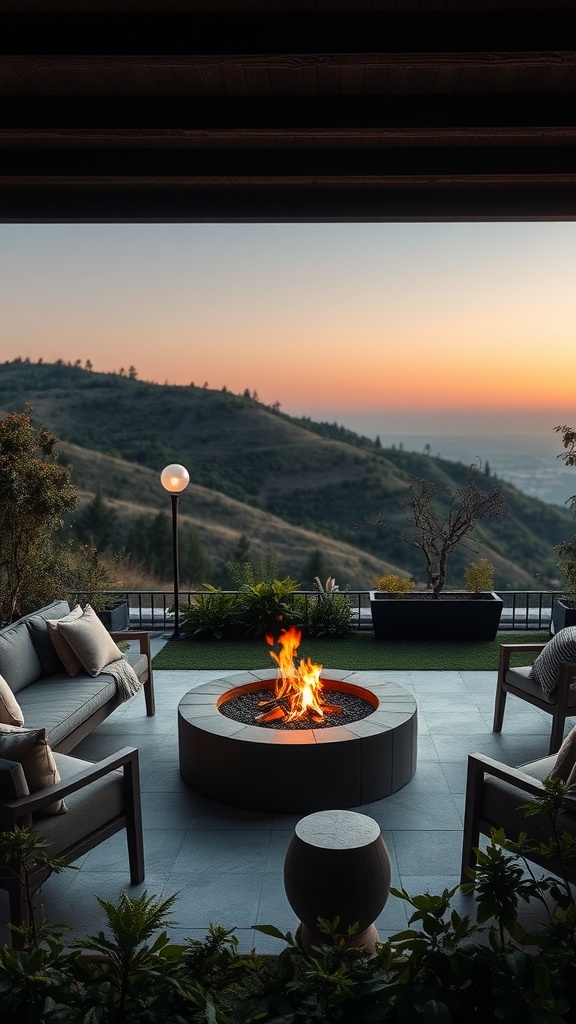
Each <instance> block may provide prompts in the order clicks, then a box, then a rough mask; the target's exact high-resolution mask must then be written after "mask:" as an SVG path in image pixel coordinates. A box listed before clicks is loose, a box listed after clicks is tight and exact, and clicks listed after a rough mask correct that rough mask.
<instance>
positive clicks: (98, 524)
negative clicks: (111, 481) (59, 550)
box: [76, 488, 117, 551]
mask: <svg viewBox="0 0 576 1024" xmlns="http://www.w3.org/2000/svg"><path fill="white" fill-rule="evenodd" d="M116 519H117V515H116V512H115V510H114V509H113V508H112V506H111V505H108V504H107V503H106V501H105V500H104V498H103V497H102V492H101V491H100V489H99V488H98V489H97V490H96V493H95V495H94V497H93V498H92V501H91V502H90V503H89V504H88V505H87V506H86V509H85V510H84V512H83V514H82V516H81V517H80V522H79V523H78V526H77V528H76V533H77V534H78V535H79V537H80V540H81V541H82V542H83V543H84V544H89V545H90V547H91V548H96V549H97V550H98V551H109V550H110V549H111V548H113V547H114V540H115V533H116Z"/></svg>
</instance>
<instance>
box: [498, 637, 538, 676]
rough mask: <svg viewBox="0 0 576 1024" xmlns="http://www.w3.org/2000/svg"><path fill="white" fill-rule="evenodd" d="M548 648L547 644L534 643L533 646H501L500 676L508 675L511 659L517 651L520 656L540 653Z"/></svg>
mask: <svg viewBox="0 0 576 1024" xmlns="http://www.w3.org/2000/svg"><path fill="white" fill-rule="evenodd" d="M545 647H546V644H545V643H532V644H500V658H499V664H498V671H499V673H500V674H504V675H505V674H506V672H507V671H508V669H509V668H510V658H511V657H512V655H513V654H514V652H515V651H517V652H518V653H520V654H528V653H530V652H532V653H540V651H542V650H544V648H545Z"/></svg>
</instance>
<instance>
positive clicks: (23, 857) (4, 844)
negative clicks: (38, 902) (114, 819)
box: [0, 825, 73, 949]
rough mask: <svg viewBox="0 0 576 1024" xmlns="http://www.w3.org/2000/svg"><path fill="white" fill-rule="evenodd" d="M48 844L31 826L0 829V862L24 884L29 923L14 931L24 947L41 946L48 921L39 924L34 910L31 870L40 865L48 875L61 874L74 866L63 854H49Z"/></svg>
mask: <svg viewBox="0 0 576 1024" xmlns="http://www.w3.org/2000/svg"><path fill="white" fill-rule="evenodd" d="M47 847H48V843H47V842H46V841H45V840H44V839H43V837H42V836H41V835H40V833H39V832H35V831H33V830H32V828H31V827H30V826H29V825H24V826H20V825H15V826H14V827H13V828H11V829H0V864H2V866H3V868H4V870H5V871H7V872H8V874H10V875H13V876H14V877H16V878H20V879H21V880H22V882H23V885H24V893H25V902H26V908H27V916H28V922H29V923H28V925H27V926H26V927H24V928H15V929H14V930H15V931H17V932H18V934H19V935H20V936H21V938H22V944H23V946H24V948H25V949H34V948H35V947H36V946H38V944H39V942H40V940H41V938H42V937H43V935H44V933H45V922H42V924H38V923H37V921H36V915H35V912H34V901H33V895H34V893H33V892H32V888H31V883H30V876H31V872H32V871H33V870H34V869H36V868H38V867H42V868H46V875H47V876H48V874H49V872H50V871H52V872H54V874H59V873H60V872H61V871H63V870H64V869H65V868H67V867H70V868H73V865H69V864H68V862H67V861H65V860H64V859H63V858H62V857H51V856H49V854H47V853H46V849H47Z"/></svg>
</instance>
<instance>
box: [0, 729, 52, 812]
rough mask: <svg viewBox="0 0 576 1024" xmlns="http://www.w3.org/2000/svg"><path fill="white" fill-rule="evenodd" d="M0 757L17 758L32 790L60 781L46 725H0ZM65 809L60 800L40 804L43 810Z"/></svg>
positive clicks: (14, 759) (8, 759)
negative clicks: (38, 726) (42, 726)
mask: <svg viewBox="0 0 576 1024" xmlns="http://www.w3.org/2000/svg"><path fill="white" fill-rule="evenodd" d="M0 757H2V758H5V759H6V760H7V761H19V762H20V764H21V765H22V769H23V771H24V775H25V777H26V782H27V785H28V789H29V790H30V792H31V793H37V792H38V790H40V789H45V788H46V786H52V785H54V783H55V782H60V775H59V772H58V769H57V767H56V762H55V760H54V755H53V753H52V750H51V749H50V744H49V743H48V738H47V735H46V729H21V728H20V729H19V728H16V726H13V725H0ZM67 809H68V808H67V807H66V804H65V803H64V801H63V800H55V801H54V803H53V804H48V806H47V807H43V808H42V814H63V813H64V812H65V811H66V810H67Z"/></svg>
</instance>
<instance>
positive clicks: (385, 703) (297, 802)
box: [178, 654, 417, 813]
mask: <svg viewBox="0 0 576 1024" xmlns="http://www.w3.org/2000/svg"><path fill="white" fill-rule="evenodd" d="M273 657H274V654H273ZM276 660H278V658H276ZM306 668H307V666H306ZM316 668H318V669H320V671H319V672H318V673H317V677H318V679H319V680H320V683H321V687H323V691H324V693H325V694H326V693H328V694H329V698H330V699H329V701H326V700H324V698H323V697H322V695H320V697H319V699H318V693H316V695H315V698H316V699H317V703H318V705H319V707H320V709H321V712H322V717H320V718H319V720H317V718H318V717H319V712H318V711H317V709H316V708H314V711H313V714H314V715H315V716H316V719H315V718H313V717H311V714H312V713H311V712H309V710H307V711H306V717H304V723H305V724H304V726H302V724H299V725H298V727H297V728H294V727H293V726H292V727H290V725H291V723H290V721H288V719H289V717H290V712H288V713H286V711H285V710H284V711H283V714H282V715H281V716H280V715H278V714H277V713H275V712H274V709H275V708H276V707H281V708H283V709H284V708H285V704H284V703H283V702H284V701H285V698H286V693H285V692H284V687H285V685H286V679H285V678H284V677H283V676H282V671H281V666H280V665H279V669H280V671H276V670H275V669H269V670H266V669H263V670H258V671H254V672H244V673H236V674H234V675H230V676H225V677H223V678H221V679H215V680H213V681H212V682H209V683H203V684H201V685H200V686H198V687H196V688H194V689H192V690H190V691H189V692H188V693H186V694H185V695H184V697H183V698H182V700H181V701H180V704H179V706H178V745H179V755H180V774H181V775H182V778H183V779H184V780H185V781H186V782H187V783H188V784H189V785H190V786H192V787H193V788H194V789H195V790H197V791H198V792H199V793H202V794H203V795H204V796H206V797H209V798H211V799H212V800H217V801H219V802H220V803H225V804H230V805H232V806H233V807H243V808H246V809H249V810H256V811H266V812H277V813H300V812H307V813H309V812H312V811H320V810H330V809H335V808H342V807H357V806H360V805H362V804H366V803H370V802H371V801H372V800H379V799H381V798H382V797H385V796H389V795H390V793H394V792H396V790H398V789H401V788H402V787H403V786H405V785H406V784H407V783H408V782H409V781H410V779H411V778H412V776H413V775H414V772H415V770H416V740H417V710H416V701H415V700H414V697H413V696H412V694H410V693H408V691H406V690H404V689H402V687H400V686H397V685H396V684H395V683H389V682H379V681H376V680H374V681H372V680H371V681H370V683H369V686H367V685H364V684H363V683H359V682H357V679H358V674H357V673H355V672H338V671H335V670H333V669H324V668H322V666H315V669H316ZM294 675H295V673H293V672H292V670H291V669H289V670H288V677H289V680H288V681H289V686H290V687H291V686H292V684H293V682H294ZM262 691H264V692H263V693H262ZM279 692H280V693H281V695H280V696H278V694H279ZM255 693H256V694H258V696H257V698H256V701H255V703H256V704H258V705H259V708H258V710H256V712H255V713H256V715H261V716H266V715H267V712H271V713H272V714H271V715H270V717H268V719H267V721H262V720H261V721H259V722H258V721H255V720H254V721H250V720H248V721H246V720H238V719H237V718H235V717H231V716H230V709H231V707H232V705H233V702H234V701H235V700H238V698H240V699H241V701H242V702H243V703H245V701H246V699H247V698H249V700H250V701H252V700H253V695H254V694H255ZM340 698H341V699H340ZM349 698H354V699H355V700H358V701H360V703H361V704H362V705H363V709H362V712H361V713H362V714H363V717H358V718H357V719H356V720H353V721H349V720H348V718H349V716H348V713H347V704H348V699H349ZM298 699H300V698H298ZM262 701H264V702H265V703H264V704H262V703H261V702H262ZM339 706H340V707H341V710H340V711H334V710H333V709H334V708H336V707H339ZM331 709H332V710H331ZM224 712H226V713H224ZM242 717H243V718H245V717H246V714H245V711H244V712H243V714H242ZM254 717H255V716H254V714H252V715H251V718H254ZM343 718H344V719H345V722H344V724H340V723H341V722H342V720H343ZM333 721H338V724H337V725H334V724H332V722H333ZM327 723H329V724H327ZM278 726H280V727H278ZM282 726H283V727H282ZM287 726H288V727H287Z"/></svg>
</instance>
